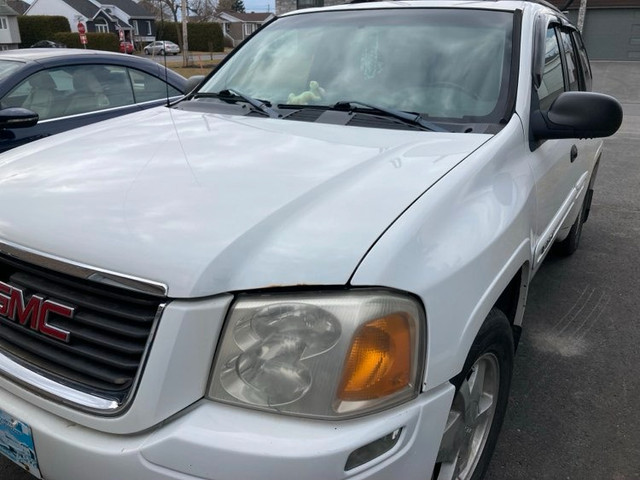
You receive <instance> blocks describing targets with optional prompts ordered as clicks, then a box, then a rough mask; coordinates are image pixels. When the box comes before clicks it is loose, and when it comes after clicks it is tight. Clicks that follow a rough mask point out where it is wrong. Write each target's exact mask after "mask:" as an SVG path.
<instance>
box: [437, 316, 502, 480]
mask: <svg viewBox="0 0 640 480" xmlns="http://www.w3.org/2000/svg"><path fill="white" fill-rule="evenodd" d="M513 355H514V343H513V334H512V332H511V326H510V325H509V321H508V320H507V317H506V316H505V315H504V313H502V312H501V311H500V310H497V309H494V310H491V312H490V313H489V315H488V316H487V318H486V320H485V322H484V324H483V325H482V328H481V329H480V332H479V333H478V335H477V337H476V339H475V340H474V342H473V345H472V347H471V350H470V351H469V354H468V355H467V360H466V362H465V364H464V368H463V370H462V373H460V374H459V375H458V376H457V377H455V378H454V379H453V380H452V383H453V384H454V385H455V387H456V394H455V396H454V398H453V403H452V404H451V410H450V411H449V417H448V419H447V424H446V427H445V431H444V434H443V436H442V441H441V444H440V450H439V451H438V458H437V463H436V468H435V470H434V472H433V474H432V476H431V479H432V480H479V479H480V478H482V476H483V475H484V472H485V471H486V469H487V467H488V466H489V461H490V460H491V455H492V454H493V450H494V448H495V445H496V441H497V439H498V434H499V433H500V427H501V426H502V420H503V419H504V415H505V412H506V409H507V400H508V397H509V386H510V384H511V374H512V371H513Z"/></svg>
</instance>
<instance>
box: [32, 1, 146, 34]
mask: <svg viewBox="0 0 640 480" xmlns="http://www.w3.org/2000/svg"><path fill="white" fill-rule="evenodd" d="M107 1H108V2H109V3H100V2H99V1H97V0H35V1H34V2H33V3H32V4H31V7H29V9H28V10H27V12H26V13H25V15H62V16H64V17H67V19H68V20H69V25H71V30H72V31H74V32H77V31H78V23H79V22H82V23H83V24H84V25H85V28H86V31H87V32H98V33H107V32H113V33H118V32H119V31H120V30H122V32H123V35H124V39H125V40H127V41H129V42H133V43H134V44H146V43H148V42H152V41H154V40H155V38H156V37H155V33H156V30H155V29H156V25H155V17H154V15H153V14H152V13H151V12H149V11H148V10H147V9H146V8H144V7H143V6H142V5H140V4H138V3H136V2H134V1H132V0H107Z"/></svg>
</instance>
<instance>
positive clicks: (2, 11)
mask: <svg viewBox="0 0 640 480" xmlns="http://www.w3.org/2000/svg"><path fill="white" fill-rule="evenodd" d="M0 15H4V16H8V17H17V16H18V12H16V11H15V10H14V9H13V8H11V7H10V6H9V5H7V4H6V2H0Z"/></svg>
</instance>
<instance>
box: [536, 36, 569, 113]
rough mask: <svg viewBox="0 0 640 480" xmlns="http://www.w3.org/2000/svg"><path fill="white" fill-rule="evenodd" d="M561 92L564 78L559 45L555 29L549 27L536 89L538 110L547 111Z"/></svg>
mask: <svg viewBox="0 0 640 480" xmlns="http://www.w3.org/2000/svg"><path fill="white" fill-rule="evenodd" d="M562 92H564V76H563V73H562V60H561V57H560V45H559V43H558V37H557V35H556V29H555V28H554V27H553V26H551V27H549V28H548V29H547V34H546V37H545V52H544V70H543V73H542V81H541V83H540V87H538V98H539V100H540V108H541V109H542V110H548V109H549V107H550V106H551V104H552V103H553V101H554V100H555V99H556V98H558V96H559V95H560V94H561V93H562Z"/></svg>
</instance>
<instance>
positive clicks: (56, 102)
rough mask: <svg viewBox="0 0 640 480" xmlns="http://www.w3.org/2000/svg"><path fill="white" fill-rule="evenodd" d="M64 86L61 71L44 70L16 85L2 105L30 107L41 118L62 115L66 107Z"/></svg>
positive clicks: (45, 118)
mask: <svg viewBox="0 0 640 480" xmlns="http://www.w3.org/2000/svg"><path fill="white" fill-rule="evenodd" d="M54 78H56V79H57V80H58V81H57V82H56V81H55V80H54ZM64 86H65V82H64V79H63V78H61V75H60V72H58V71H56V70H42V71H40V72H36V73H34V74H33V75H31V76H30V77H28V78H27V79H26V80H23V81H22V82H20V83H19V84H18V85H16V87H15V88H14V89H13V90H11V91H10V92H9V93H8V94H7V95H5V97H4V98H3V99H2V106H3V107H23V108H28V109H29V110H32V111H34V112H36V113H37V114H38V116H39V117H40V120H47V119H49V118H56V117H60V116H62V115H63V114H64V111H65V108H66V95H65V93H66V92H65V90H64Z"/></svg>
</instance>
